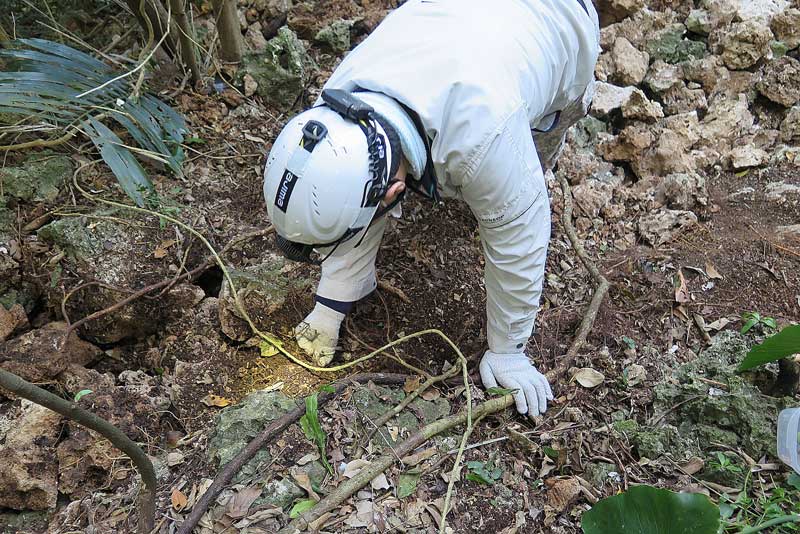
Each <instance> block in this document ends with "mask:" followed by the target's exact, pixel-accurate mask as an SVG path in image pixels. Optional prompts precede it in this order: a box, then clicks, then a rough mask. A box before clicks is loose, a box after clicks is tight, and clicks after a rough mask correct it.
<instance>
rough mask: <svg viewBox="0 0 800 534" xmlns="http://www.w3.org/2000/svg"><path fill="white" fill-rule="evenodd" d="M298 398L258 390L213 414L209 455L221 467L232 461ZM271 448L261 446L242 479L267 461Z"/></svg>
mask: <svg viewBox="0 0 800 534" xmlns="http://www.w3.org/2000/svg"><path fill="white" fill-rule="evenodd" d="M296 406H297V401H295V400H293V399H290V398H288V397H286V396H285V395H284V394H283V393H280V392H278V391H255V392H253V393H251V394H250V395H248V396H247V397H245V398H244V399H242V400H241V401H240V402H239V403H238V404H235V405H233V406H228V407H227V408H224V409H223V410H222V411H221V412H220V413H219V414H218V415H217V417H216V418H214V430H213V433H212V435H211V438H210V439H209V442H208V449H207V452H208V457H209V460H210V461H211V462H213V463H214V464H215V465H217V466H219V467H221V466H223V465H225V464H227V463H228V462H230V461H231V460H232V459H233V457H234V456H236V454H238V453H239V451H241V450H242V449H243V448H244V447H246V446H247V444H248V443H250V441H251V440H252V439H253V438H254V437H255V436H256V435H257V434H258V433H259V432H261V431H262V430H263V429H264V427H265V426H266V425H267V424H269V423H270V422H271V421H273V420H275V419H277V418H278V417H280V416H282V415H283V414H285V413H286V412H288V411H290V410H292V409H294V408H295V407H296ZM269 459H270V455H269V451H267V450H266V449H262V450H260V451H259V452H258V453H257V454H256V455H255V456H254V457H253V459H252V460H250V461H249V462H248V463H247V464H246V465H245V466H244V467H243V468H242V469H241V470H240V471H239V474H238V475H237V477H236V480H243V479H244V478H247V477H249V476H251V475H253V474H254V473H255V472H256V469H257V468H258V467H259V465H261V464H263V463H264V462H268V461H269Z"/></svg>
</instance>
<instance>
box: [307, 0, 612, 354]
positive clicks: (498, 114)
mask: <svg viewBox="0 0 800 534" xmlns="http://www.w3.org/2000/svg"><path fill="white" fill-rule="evenodd" d="M584 1H585V5H586V8H587V10H584V8H583V7H582V6H581V4H580V3H579V1H578V0H492V1H488V0H411V1H409V2H407V3H405V4H404V5H403V6H402V7H400V8H398V9H396V10H395V11H394V12H392V13H391V14H390V15H389V16H388V17H386V19H385V20H384V21H383V22H382V23H381V24H380V25H379V26H378V27H377V28H376V29H375V31H374V32H373V33H372V34H371V35H370V36H369V37H368V38H367V39H365V40H364V41H363V42H362V43H361V44H360V45H359V46H358V47H356V48H355V49H354V50H353V51H352V52H350V53H349V54H348V55H347V56H346V57H345V59H344V60H343V61H342V63H341V64H340V65H339V66H338V67H337V68H336V70H335V72H334V73H333V75H332V76H331V78H330V80H329V81H328V83H327V84H326V86H325V88H329V89H333V88H335V89H345V90H350V91H354V90H358V89H361V90H367V91H375V92H380V93H384V94H386V95H388V96H390V97H392V98H394V99H395V100H397V101H398V102H400V103H401V104H403V105H404V106H406V107H407V108H409V109H411V110H413V111H414V112H416V114H417V115H418V116H419V119H420V121H421V123H422V125H423V127H424V129H425V134H426V135H427V137H428V141H429V142H430V147H431V149H430V151H431V154H430V155H431V158H432V161H433V165H434V168H435V171H436V175H437V177H438V187H439V191H440V193H441V194H442V196H443V197H456V198H461V199H463V200H464V201H466V202H467V204H468V205H469V206H470V208H471V210H472V212H473V214H474V215H475V217H476V218H477V220H478V223H479V231H480V236H481V239H482V243H483V251H484V255H485V258H486V269H485V273H484V275H485V282H486V292H487V303H486V309H487V337H488V343H489V348H490V350H492V351H493V352H495V353H519V352H522V350H524V348H525V345H526V343H527V341H528V338H529V337H530V334H531V331H532V328H533V323H534V320H535V317H536V312H537V310H538V304H539V297H540V294H541V290H542V281H543V278H544V266H545V257H546V253H547V244H548V241H549V237H550V206H549V200H548V196H547V190H546V187H545V183H544V175H543V170H542V165H541V164H540V161H539V157H538V156H537V150H536V146H535V144H534V139H533V137H532V130H534V129H539V130H546V129H548V128H549V127H550V126H551V125H552V124H553V122H554V118H555V117H556V116H557V115H556V114H557V112H559V111H562V110H563V109H564V108H566V107H567V106H568V105H569V104H572V103H574V102H580V101H581V99H582V95H583V94H584V92H585V91H586V89H587V87H589V86H590V84H591V82H592V80H593V72H594V65H595V62H596V60H597V55H598V53H599V27H598V21H597V14H596V12H595V10H594V8H593V6H592V3H591V1H590V0H584ZM587 11H588V12H587ZM562 126H564V125H563V124H562ZM564 130H565V128H562V129H560V130H559V135H560V136H561V137H562V139H563V133H564ZM384 226H385V224H374V225H373V228H370V230H369V232H368V234H367V238H366V239H365V240H364V242H362V244H361V245H360V246H359V247H357V248H355V249H353V250H351V251H349V252H347V253H346V254H343V255H341V256H334V257H331V258H329V259H328V260H326V261H325V263H324V264H323V268H322V278H321V280H320V285H319V287H318V291H317V294H318V295H320V296H322V297H326V298H329V299H333V300H338V301H355V300H358V299H359V298H361V297H363V296H364V295H366V294H368V293H369V292H370V291H372V290H373V289H374V288H375V283H376V282H375V267H374V264H375V255H376V254H377V249H378V245H379V243H380V238H381V236H382V234H383V229H384Z"/></svg>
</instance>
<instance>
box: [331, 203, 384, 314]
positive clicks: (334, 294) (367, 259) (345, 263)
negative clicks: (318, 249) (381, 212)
mask: <svg viewBox="0 0 800 534" xmlns="http://www.w3.org/2000/svg"><path fill="white" fill-rule="evenodd" d="M386 222H387V217H386V216H384V217H381V218H380V219H378V220H377V221H375V222H374V223H373V224H372V225H371V226H370V227H369V229H368V230H367V235H366V236H364V240H363V241H362V242H361V243H360V244H359V245H358V246H357V247H355V248H350V249H347V250H346V251H345V252H334V254H332V255H331V257H330V258H328V259H326V260H325V261H324V262H323V263H322V275H321V276H320V281H319V285H318V286H317V295H318V296H320V297H323V298H326V299H331V300H335V301H338V302H343V303H350V302H356V301H358V300H361V299H362V298H364V297H366V296H367V295H369V294H370V293H371V292H372V291H373V290H374V289H375V287H377V285H378V282H377V277H376V273H375V258H376V257H377V255H378V248H380V244H381V239H382V238H383V233H384V231H385V230H386ZM353 239H358V236H356V237H354V238H353Z"/></svg>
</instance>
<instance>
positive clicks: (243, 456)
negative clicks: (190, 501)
mask: <svg viewBox="0 0 800 534" xmlns="http://www.w3.org/2000/svg"><path fill="white" fill-rule="evenodd" d="M407 378H408V376H406V375H401V374H388V373H363V374H357V375H353V376H351V377H348V378H343V379H341V380H337V381H336V382H334V383H333V384H332V386H333V389H334V392H333V393H322V394H320V396H319V399H318V401H317V402H318V406H319V407H321V406H322V405H323V404H325V403H326V402H328V401H329V400H330V399H332V398H333V397H334V396H335V395H338V394H339V393H341V392H342V390H343V389H344V388H346V387H347V386H349V385H351V384H366V383H367V382H370V381H372V382H374V383H376V384H403V383H404V382H405V381H406V379H407ZM305 413H306V407H305V404H300V405H298V406H297V408H295V409H294V410H292V411H291V412H288V413H286V414H285V415H283V416H282V417H279V418H278V419H275V420H274V421H272V422H271V423H270V424H269V425H267V427H266V428H265V429H264V430H262V431H261V433H259V434H258V435H257V436H256V437H255V438H253V440H252V441H251V442H250V443H248V445H247V447H245V448H244V449H242V450H241V452H239V454H237V455H236V456H235V457H234V458H233V459H232V460H231V461H230V462H228V463H227V464H225V467H223V468H222V471H220V472H219V473H217V476H216V477H214V481H213V482H212V483H211V486H209V487H208V489H207V490H206V492H205V493H204V494H203V496H202V497H200V499H199V500H198V501H197V503H196V504H195V505H194V507H193V508H192V513H191V514H189V516H188V517H187V518H186V519H184V521H183V523H181V525H180V527H179V528H178V530H177V534H190V533H191V532H192V529H194V527H195V526H196V525H197V523H198V522H199V521H200V519H201V518H202V517H203V514H204V513H205V512H206V510H208V507H209V506H210V505H211V503H212V502H214V501H215V500H216V498H217V497H218V496H219V494H220V493H221V492H222V490H223V489H225V486H227V485H228V484H230V482H231V480H233V477H234V476H235V475H236V473H238V472H239V470H241V468H242V467H243V466H244V465H245V464H246V463H247V462H249V461H250V459H251V458H253V456H255V454H256V453H257V452H258V451H259V450H261V449H262V448H264V447H265V446H266V445H267V444H269V443H270V442H271V441H272V440H273V439H275V438H276V437H278V435H279V434H280V433H281V432H283V431H284V430H285V429H286V428H288V427H289V426H290V425H292V424H294V423H296V422H297V421H298V420H299V419H300V418H301V417H302V416H303V414H305Z"/></svg>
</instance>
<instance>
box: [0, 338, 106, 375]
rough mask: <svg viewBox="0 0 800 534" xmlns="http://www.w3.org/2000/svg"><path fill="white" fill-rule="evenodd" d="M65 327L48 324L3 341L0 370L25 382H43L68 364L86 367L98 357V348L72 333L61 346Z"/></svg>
mask: <svg viewBox="0 0 800 534" xmlns="http://www.w3.org/2000/svg"><path fill="white" fill-rule="evenodd" d="M66 327H67V326H66V324H65V323H49V324H47V325H45V326H43V327H42V328H39V329H37V330H33V331H31V332H28V333H27V334H23V335H21V336H19V337H18V338H15V339H12V340H10V341H6V342H5V344H3V345H1V346H0V367H3V369H5V370H7V371H9V372H12V373H14V374H17V375H19V376H21V377H22V378H24V379H25V380H27V381H29V382H46V381H48V380H52V379H53V378H55V377H56V375H58V374H59V373H61V372H62V371H64V370H65V369H66V368H67V366H68V365H69V364H70V363H77V364H79V365H86V364H88V363H90V362H92V361H93V360H94V359H95V358H97V357H98V356H99V355H100V354H101V351H100V349H99V348H97V347H95V346H94V345H92V344H91V343H87V342H86V341H83V340H81V339H79V338H78V336H77V335H76V334H75V333H74V332H73V333H72V334H71V335H70V336H69V339H68V340H67V341H66V343H64V332H65V330H66ZM62 344H63V347H62Z"/></svg>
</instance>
